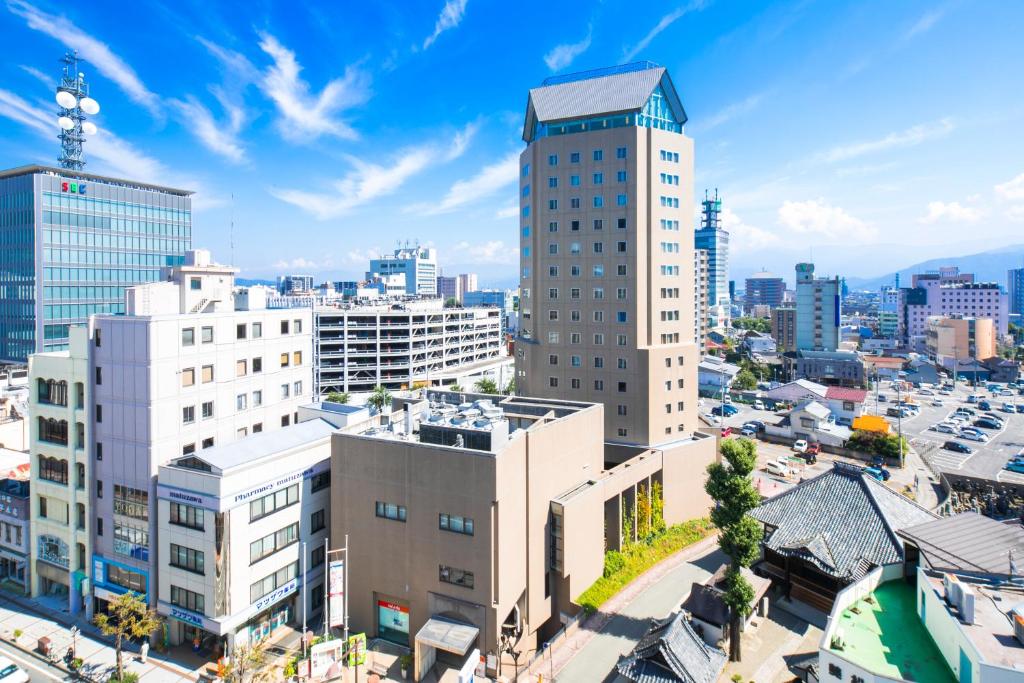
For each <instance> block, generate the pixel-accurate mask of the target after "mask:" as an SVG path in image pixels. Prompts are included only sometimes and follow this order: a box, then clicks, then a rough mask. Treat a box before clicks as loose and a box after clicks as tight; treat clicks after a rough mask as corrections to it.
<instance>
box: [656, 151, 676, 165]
mask: <svg viewBox="0 0 1024 683" xmlns="http://www.w3.org/2000/svg"><path fill="white" fill-rule="evenodd" d="M660 156H661V160H662V161H671V162H672V163H676V164H678V163H679V152H669V151H668V150H665V149H663V150H661V155H660Z"/></svg>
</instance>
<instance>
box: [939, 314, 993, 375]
mask: <svg viewBox="0 0 1024 683" xmlns="http://www.w3.org/2000/svg"><path fill="white" fill-rule="evenodd" d="M926 343H927V347H928V355H929V356H931V357H932V358H934V359H935V360H936V361H937V362H938V363H939V364H940V365H946V363H947V362H956V361H957V360H967V359H974V360H985V359H986V358H992V357H993V356H995V355H996V353H997V348H996V325H995V322H994V321H993V320H992V318H945V317H942V316H931V317H930V318H928V336H927V340H926Z"/></svg>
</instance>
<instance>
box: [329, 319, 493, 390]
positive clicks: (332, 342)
mask: <svg viewBox="0 0 1024 683" xmlns="http://www.w3.org/2000/svg"><path fill="white" fill-rule="evenodd" d="M313 316H314V327H315V329H314V334H315V346H316V358H315V367H316V390H317V392H318V393H321V394H324V393H327V392H331V391H344V392H360V391H371V390H373V388H374V387H376V386H377V385H381V386H384V387H387V388H389V389H403V388H404V389H409V388H413V386H414V385H416V384H417V383H421V382H422V383H425V384H426V385H429V383H430V382H431V381H432V380H436V379H439V378H440V377H441V376H442V375H449V374H451V372H452V371H456V370H464V369H466V368H468V367H469V366H472V365H475V364H486V363H488V362H493V361H495V360H498V359H500V358H502V357H504V356H505V348H504V346H503V344H502V339H501V311H500V310H499V309H496V308H445V307H444V305H443V302H442V301H441V300H440V299H431V300H426V301H407V302H403V303H395V304H377V305H366V306H351V307H341V308H317V309H315V310H314V313H313Z"/></svg>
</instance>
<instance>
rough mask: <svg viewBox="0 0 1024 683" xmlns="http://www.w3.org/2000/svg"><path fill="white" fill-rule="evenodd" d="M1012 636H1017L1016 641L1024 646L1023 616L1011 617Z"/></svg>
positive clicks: (1015, 615)
mask: <svg viewBox="0 0 1024 683" xmlns="http://www.w3.org/2000/svg"><path fill="white" fill-rule="evenodd" d="M1013 635H1015V636H1017V640H1019V641H1020V642H1021V644H1024V616H1021V615H1020V614H1014V615H1013Z"/></svg>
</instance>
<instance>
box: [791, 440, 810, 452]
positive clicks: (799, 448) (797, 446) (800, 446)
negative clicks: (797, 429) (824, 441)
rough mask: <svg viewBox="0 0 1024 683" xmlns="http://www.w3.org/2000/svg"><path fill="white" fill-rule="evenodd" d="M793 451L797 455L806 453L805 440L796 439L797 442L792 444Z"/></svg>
mask: <svg viewBox="0 0 1024 683" xmlns="http://www.w3.org/2000/svg"><path fill="white" fill-rule="evenodd" d="M793 450H794V451H796V452H797V453H806V452H807V440H806V439H797V441H796V442H795V443H794V444H793Z"/></svg>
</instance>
